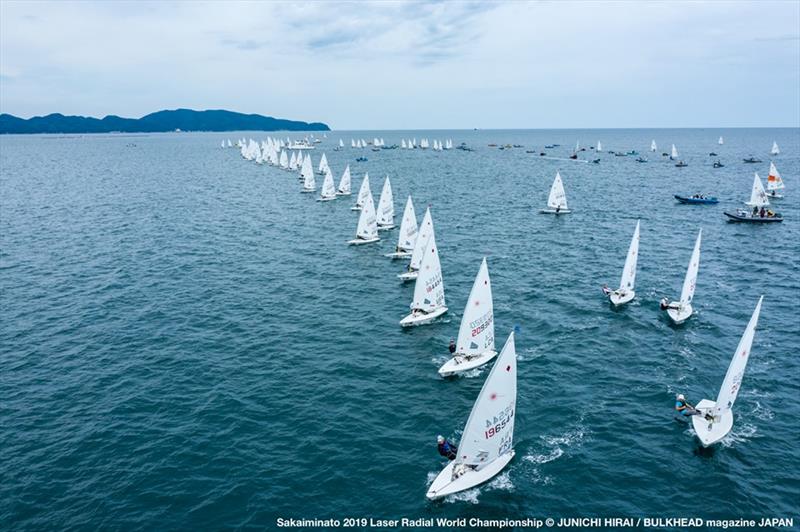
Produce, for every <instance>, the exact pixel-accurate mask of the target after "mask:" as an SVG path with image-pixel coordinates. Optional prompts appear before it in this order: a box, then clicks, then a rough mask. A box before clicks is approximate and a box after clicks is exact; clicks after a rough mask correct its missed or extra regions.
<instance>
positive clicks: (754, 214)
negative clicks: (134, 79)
mask: <svg viewBox="0 0 800 532" xmlns="http://www.w3.org/2000/svg"><path fill="white" fill-rule="evenodd" d="M753 216H758V207H753Z"/></svg>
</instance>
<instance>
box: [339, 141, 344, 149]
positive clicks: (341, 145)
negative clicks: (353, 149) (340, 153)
mask: <svg viewBox="0 0 800 532" xmlns="http://www.w3.org/2000/svg"><path fill="white" fill-rule="evenodd" d="M339 147H340V148H344V142H342V139H339Z"/></svg>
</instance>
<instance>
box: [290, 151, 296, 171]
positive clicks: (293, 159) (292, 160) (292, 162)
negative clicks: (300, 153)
mask: <svg viewBox="0 0 800 532" xmlns="http://www.w3.org/2000/svg"><path fill="white" fill-rule="evenodd" d="M296 169H297V154H296V153H295V152H292V156H291V157H289V170H296Z"/></svg>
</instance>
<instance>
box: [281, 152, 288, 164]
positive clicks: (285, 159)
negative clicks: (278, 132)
mask: <svg viewBox="0 0 800 532" xmlns="http://www.w3.org/2000/svg"><path fill="white" fill-rule="evenodd" d="M280 165H281V168H289V156H288V155H286V151H285V150H281V156H280Z"/></svg>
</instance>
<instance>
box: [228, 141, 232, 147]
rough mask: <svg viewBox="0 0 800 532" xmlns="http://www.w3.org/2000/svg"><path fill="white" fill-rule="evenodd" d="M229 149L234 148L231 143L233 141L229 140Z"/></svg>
mask: <svg viewBox="0 0 800 532" xmlns="http://www.w3.org/2000/svg"><path fill="white" fill-rule="evenodd" d="M228 147H229V148H232V147H233V144H232V143H231V139H228Z"/></svg>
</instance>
